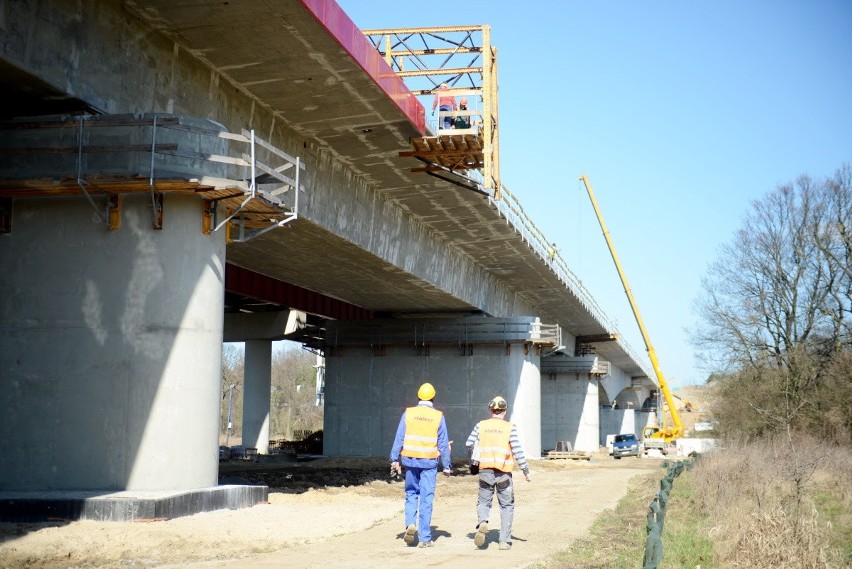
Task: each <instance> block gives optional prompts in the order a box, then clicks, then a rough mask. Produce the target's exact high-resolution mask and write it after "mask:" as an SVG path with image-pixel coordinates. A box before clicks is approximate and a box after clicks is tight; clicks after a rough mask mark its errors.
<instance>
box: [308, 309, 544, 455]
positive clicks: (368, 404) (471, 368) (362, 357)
mask: <svg viewBox="0 0 852 569" xmlns="http://www.w3.org/2000/svg"><path fill="white" fill-rule="evenodd" d="M327 334H328V336H327V342H328V348H327V351H326V360H325V363H326V369H325V409H326V412H325V432H324V441H325V449H324V452H325V453H326V454H328V455H332V456H385V455H388V454H389V452H390V447H391V445H392V443H393V438H394V434H395V433H396V428H397V425H398V423H399V420H400V417H401V414H402V412H403V411H404V410H405V408H406V407H409V406H412V405H416V403H417V389H418V387H419V386H420V385H421V384H422V383H423V382H426V381H428V382H430V383H432V384H433V385H434V386H435V389H436V392H437V395H436V397H435V406H436V408H438V409H439V410H441V411H442V412H443V413H444V415H445V417H446V421H447V429H448V431H449V438H450V440H452V441H453V442H454V443H453V456H455V457H462V456H465V455H466V448H465V446H464V443H465V441H466V440H467V437H468V435H469V434H470V432H471V430H472V429H473V426H474V425H475V424H476V423H477V422H478V421H480V420H482V419H486V418H488V416H489V411H488V401H490V400H491V399H492V398H493V397H494V396H495V395H501V396H503V397H504V398H505V399H506V400H507V401H508V403H509V419H510V420H511V421H512V422H514V423H515V424H516V425H517V426H518V430H519V434H520V437H521V442H522V444H523V445H524V450H525V451H526V454H527V456H528V457H531V458H538V457H540V456H541V388H540V372H539V368H540V365H541V354H542V349H543V348H544V349H547V348H548V347H552V346H554V345H558V343H559V342H558V335H559V330H558V326H543V325H542V324H541V323H540V322H539V321H538V319H537V318H534V317H515V318H491V317H470V318H448V319H431V320H416V319H411V320H408V319H401V320H373V321H369V322H356V321H338V322H329V327H328V331H327Z"/></svg>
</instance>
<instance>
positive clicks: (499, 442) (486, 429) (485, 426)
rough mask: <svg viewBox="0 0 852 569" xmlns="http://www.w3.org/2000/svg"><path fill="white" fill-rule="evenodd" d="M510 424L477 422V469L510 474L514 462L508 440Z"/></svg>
mask: <svg viewBox="0 0 852 569" xmlns="http://www.w3.org/2000/svg"><path fill="white" fill-rule="evenodd" d="M511 435H512V423H510V422H509V421H504V420H503V419H485V420H484V421H480V422H479V442H478V446H479V468H480V469H481V468H494V469H496V470H500V471H501V472H511V471H512V467H513V466H514V464H515V462H514V460H513V459H512V447H511V445H510V444H509V438H510V437H511Z"/></svg>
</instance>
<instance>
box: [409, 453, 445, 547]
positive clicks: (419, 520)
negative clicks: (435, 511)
mask: <svg viewBox="0 0 852 569" xmlns="http://www.w3.org/2000/svg"><path fill="white" fill-rule="evenodd" d="M437 478H438V469H437V468H417V467H412V466H406V467H405V527H408V526H410V525H411V524H416V525H417V533H418V537H419V539H420V543H426V542H427V541H432V526H431V524H432V501H433V500H434V499H435V481H436V479H437Z"/></svg>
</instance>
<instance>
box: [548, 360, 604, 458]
mask: <svg viewBox="0 0 852 569" xmlns="http://www.w3.org/2000/svg"><path fill="white" fill-rule="evenodd" d="M605 363H606V362H601V361H599V360H598V358H597V357H595V356H576V357H575V356H566V355H563V354H558V355H554V356H551V357H547V358H544V359H543V360H542V364H541V367H542V379H541V400H542V409H541V415H542V417H541V422H542V425H541V431H542V432H541V443H542V448H543V449H545V450H552V449H556V448H557V443H558V442H561V441H567V442H568V443H570V444H571V448H572V449H573V450H578V451H590V452H597V450H598V439H599V432H600V430H601V425H600V415H599V412H598V411H599V398H600V385H599V381H598V379H599V377H600V375H599V374H598V372H599V371H600V370H602V369H607V370H608V369H609V366H608V365H604V364H605Z"/></svg>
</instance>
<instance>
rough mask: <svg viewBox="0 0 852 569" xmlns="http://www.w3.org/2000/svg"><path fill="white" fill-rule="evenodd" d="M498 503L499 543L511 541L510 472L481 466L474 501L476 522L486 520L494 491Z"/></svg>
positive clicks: (513, 494)
mask: <svg viewBox="0 0 852 569" xmlns="http://www.w3.org/2000/svg"><path fill="white" fill-rule="evenodd" d="M495 492H496V493H497V502H498V503H499V504H500V543H512V519H513V518H514V517H515V491H514V489H513V487H512V473H511V472H502V471H500V470H494V469H493V468H482V469H480V470H479V497H478V499H477V501H476V515H477V516H478V517H479V520H478V523H482V522H487V521H488V514H489V512H490V511H491V502H492V499H493V498H494V493H495Z"/></svg>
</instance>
